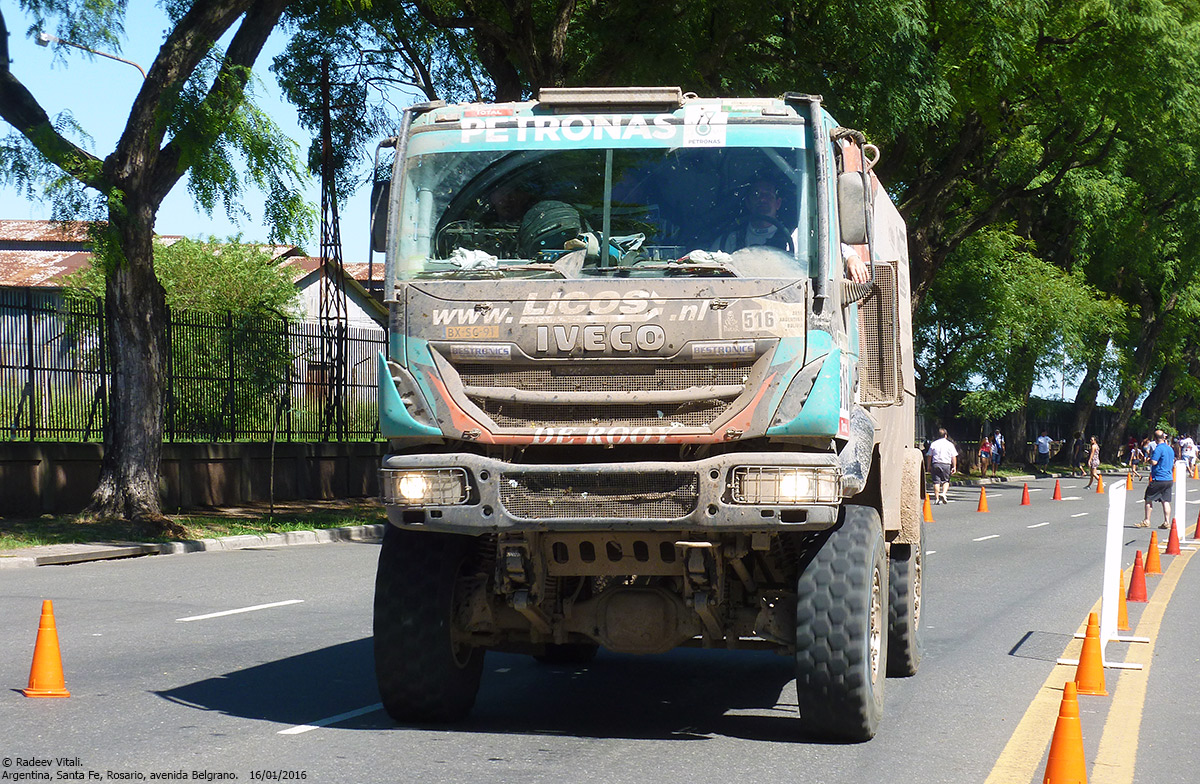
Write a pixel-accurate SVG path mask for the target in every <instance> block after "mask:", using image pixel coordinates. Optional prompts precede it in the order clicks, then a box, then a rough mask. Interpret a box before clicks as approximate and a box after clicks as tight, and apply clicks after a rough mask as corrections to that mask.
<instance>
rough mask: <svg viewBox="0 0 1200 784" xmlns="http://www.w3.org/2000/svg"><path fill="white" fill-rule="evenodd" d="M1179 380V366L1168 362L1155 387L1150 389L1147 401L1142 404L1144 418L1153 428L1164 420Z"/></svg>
mask: <svg viewBox="0 0 1200 784" xmlns="http://www.w3.org/2000/svg"><path fill="white" fill-rule="evenodd" d="M1178 380H1179V366H1178V365H1176V364H1174V363H1172V362H1168V363H1167V364H1166V365H1165V366H1164V367H1163V369H1162V371H1161V372H1160V373H1159V374H1158V380H1157V381H1155V382H1154V386H1153V387H1151V388H1150V392H1149V394H1147V395H1146V400H1145V401H1144V402H1143V403H1142V416H1143V417H1145V419H1146V422H1147V423H1149V425H1150V426H1151V427H1154V426H1156V425H1157V424H1158V420H1159V419H1161V418H1162V415H1163V410H1164V409H1165V408H1166V406H1167V400H1168V399H1169V398H1170V396H1171V393H1172V392H1174V391H1175V384H1176V382H1177V381H1178Z"/></svg>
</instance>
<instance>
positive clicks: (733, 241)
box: [712, 177, 870, 283]
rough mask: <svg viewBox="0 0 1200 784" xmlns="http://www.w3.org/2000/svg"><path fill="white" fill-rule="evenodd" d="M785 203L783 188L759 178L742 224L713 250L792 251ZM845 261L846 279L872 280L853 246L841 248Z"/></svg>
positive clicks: (748, 193) (746, 196)
mask: <svg viewBox="0 0 1200 784" xmlns="http://www.w3.org/2000/svg"><path fill="white" fill-rule="evenodd" d="M781 206H783V199H781V198H780V197H779V188H778V187H777V186H776V185H775V183H773V182H771V181H770V180H768V179H765V178H762V177H760V178H758V179H756V180H754V181H753V182H751V183H750V187H749V188H748V189H747V190H746V192H745V193H744V194H743V196H742V207H743V215H744V216H745V217H744V218H742V223H741V224H739V226H738V227H737V228H736V229H734V230H733V231H731V232H729V233H728V234H725V235H723V236H722V237H721V238H720V240H719V241H718V242H717V243H715V244H714V245H713V247H712V250H714V251H724V252H725V253H733V252H734V251H735V250H739V249H741V248H749V247H753V246H755V245H768V246H770V247H772V248H779V249H780V250H788V248H789V246H790V245H791V243H790V239H791V238H790V237H789V236H788V231H787V228H786V227H785V226H784V225H783V223H781V222H780V220H779V217H778V215H779V208H780V207H781ZM841 251H842V261H843V263H845V265H846V277H848V278H849V279H850V280H852V281H854V282H855V283H866V282H867V281H868V280H870V272H869V271H868V270H867V265H866V264H865V263H863V260H862V259H861V258H860V257H859V255H858V253H857V252H856V251H855V250H854V249H853V248H851V247H850V246H849V245H846V244H845V243H843V244H842V245H841Z"/></svg>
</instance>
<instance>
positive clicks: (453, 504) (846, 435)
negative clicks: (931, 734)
mask: <svg viewBox="0 0 1200 784" xmlns="http://www.w3.org/2000/svg"><path fill="white" fill-rule="evenodd" d="M388 155H390V156H391V158H390V161H391V163H390V165H387V161H388ZM879 156H880V152H879V150H878V149H877V148H875V147H874V146H873V145H870V144H868V143H866V141H865V139H864V137H863V134H862V133H860V132H857V131H854V130H852V129H849V128H843V127H841V126H839V125H838V124H837V123H836V122H835V121H834V120H833V118H832V117H831V116H830V115H829V114H828V113H827V112H826V110H825V109H824V108H823V107H822V101H821V98H820V96H815V95H805V94H800V93H789V94H786V95H783V96H782V97H780V98H773V99H761V98H700V97H697V96H695V95H693V94H690V93H689V94H685V93H683V92H682V91H681V90H680V89H678V88H657V87H656V88H620V89H616V88H614V89H599V88H580V89H566V88H562V89H543V90H541V91H540V93H539V94H538V95H537V98H536V100H529V101H522V102H515V103H499V104H489V103H468V104H458V105H447V104H444V103H441V102H432V103H424V104H420V105H417V106H413V107H411V108H410V109H408V110H407V111H406V112H405V114H404V116H403V121H402V124H401V131H400V133H399V135H398V136H396V137H395V138H392V139H388V140H385V141H384V142H382V143H381V144H380V148H379V150H377V153H376V159H377V161H383V162H384V163H383V164H381V165H379V166H378V169H377V170H381V171H384V172H385V173H386V174H385V176H382V177H379V178H378V179H379V180H380V181H379V182H378V183H377V187H376V188H375V190H374V197H375V200H374V201H375V203H374V205H373V208H372V216H373V226H372V234H373V239H372V242H373V247H374V248H376V249H377V250H378V251H381V252H383V253H385V265H386V273H385V274H386V282H385V292H386V300H387V304H388V307H389V311H390V316H389V318H390V324H389V329H388V347H387V352H386V356H385V355H384V354H383V353H380V355H379V358H378V363H379V379H380V393H379V394H380V397H379V403H380V406H379V413H380V425H381V430H382V433H383V434H384V435H385V436H386V437H387V438H388V439H389V448H388V454H387V455H386V456H385V457H384V459H383V464H382V468H381V475H380V483H381V495H382V498H383V500H384V503H385V505H386V508H387V516H388V521H389V525H388V526H387V528H386V534H385V535H384V538H383V543H382V548H381V552H380V556H379V565H378V572H377V577H376V583H375V600H374V653H375V670H376V676H377V680H378V686H379V691H380V694H381V696H382V701H383V705H384V707H385V708H386V709H387V711H388V713H389V714H391V716H392V717H394V718H395V719H396V720H398V721H401V722H418V723H425V722H441V721H453V720H456V719H460V718H462V717H464V716H465V715H466V714H468V712H469V711H470V710H471V708H472V706H473V704H474V701H475V697H476V693H477V691H478V688H479V683H480V676H481V673H482V670H483V660H484V655H485V653H486V652H487V651H489V650H493V651H503V652H508V653H514V652H515V653H521V654H527V655H531V656H533V657H536V658H537V659H538V660H540V661H543V662H549V663H560V664H581V663H586V662H588V661H590V660H591V659H592V657H594V656H595V654H596V652H597V650H598V649H599V648H600V647H603V648H606V649H608V650H609V651H614V652H620V653H626V654H658V653H664V652H666V651H669V650H671V649H673V648H676V647H679V646H691V647H700V648H721V649H769V650H773V651H776V652H778V653H779V654H782V655H786V656H789V657H793V658H794V661H795V673H796V693H797V704H798V714H799V717H798V727H799V730H798V731H799V732H802V733H804V734H805V735H807V736H825V737H834V738H840V739H844V740H852V741H861V740H866V739H869V738H871V737H872V736H873V735H874V733H875V731H876V728H877V726H878V723H879V721H880V719H881V716H882V712H883V696H884V682H885V676H886V675H892V676H905V675H910V674H912V673H913V672H915V670H916V668H917V665H918V663H919V662H920V660H921V655H922V635H921V554H922V531H921V523H922V515H921V509H922V506H921V503H920V502H921V499H922V492H923V486H922V482H923V472H922V468H921V456H920V453H919V452H918V451H917V450H916V449H914V447H913V439H914V432H915V431H914V398H915V394H914V380H913V367H912V338H911V322H910V306H909V284H908V257H907V246H906V232H905V227H904V224H903V221H902V220H901V218H900V215H899V213H898V212H897V210H896V209H895V207H894V206H893V204H892V202H891V201H890V199H889V197H888V195H887V192H886V191H885V190H884V189H883V187H882V186H881V185H880V183H879V181H878V180H877V179H876V177H875V175H874V173H873V168H874V166H875V164H876V163H877V161H878V160H879ZM764 183H765V185H764ZM751 187H761V188H764V189H765V192H766V193H767V196H768V197H770V195H771V193H774V194H775V196H774V198H773V200H772V199H770V198H768V201H770V203H769V204H768V205H767V206H766V207H764V208H760V209H758V210H756V211H751V210H749V209H748V208H747V204H748V201H749V200H748V199H747V198H746V192H747V189H748V188H751ZM767 235H770V236H769V238H768V239H769V240H770V242H767V241H762V240H763V237H766V236H767ZM755 237H757V240H756V239H755ZM731 239H732V243H731V242H730V240H731ZM731 245H732V246H737V247H731ZM743 245H744V247H743ZM853 256H857V257H858V259H857V261H860V262H862V263H865V266H866V268H867V278H866V280H865V281H863V280H859V281H857V282H856V281H853V280H851V279H849V278H847V273H846V270H847V267H846V263H847V259H849V258H851V257H853ZM852 260H853V259H852ZM858 277H860V278H862V277H863V276H862V275H859V276H858Z"/></svg>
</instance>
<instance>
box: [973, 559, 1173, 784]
mask: <svg viewBox="0 0 1200 784" xmlns="http://www.w3.org/2000/svg"><path fill="white" fill-rule="evenodd" d="M1193 554H1194V552H1192V551H1186V552H1184V553H1183V555H1179V556H1176V557H1175V558H1174V559H1173V560H1172V561H1171V566H1170V567H1168V569H1167V572H1166V574H1164V575H1163V577H1162V578H1161V580H1160V581H1159V584H1158V586H1157V587H1156V588H1155V589H1154V593H1153V595H1152V596H1151V597H1150V602H1149V603H1148V604H1147V605H1146V609H1145V610H1143V611H1142V617H1141V618H1140V619H1139V621H1138V626H1137V630H1136V632H1135V634H1137V636H1139V637H1149V638H1150V643H1149V644H1144V643H1134V644H1131V646H1130V655H1129V657H1128V659H1127V660H1128V661H1130V662H1137V663H1140V664H1141V665H1142V669H1141V670H1120V673H1121V674H1120V676H1119V677H1118V679H1117V688H1116V691H1115V693H1114V695H1113V701H1112V704H1111V706H1110V707H1109V711H1108V717H1107V719H1106V720H1105V723H1104V733H1103V734H1102V735H1101V737H1100V748H1099V751H1098V752H1097V754H1096V760H1095V763H1094V765H1093V768H1092V773H1091V776H1090V778H1089V781H1091V783H1092V784H1131V782H1132V781H1133V766H1134V763H1135V762H1136V760H1137V746H1138V736H1139V731H1140V728H1141V723H1142V709H1143V706H1144V705H1145V701H1146V681H1147V678H1148V677H1149V673H1150V660H1151V657H1152V656H1153V655H1154V639H1155V636H1156V635H1157V634H1158V631H1159V628H1160V627H1161V626H1162V618H1163V614H1164V613H1165V612H1166V608H1167V604H1168V602H1170V600H1171V594H1172V593H1174V591H1175V586H1176V585H1177V584H1178V583H1179V576H1180V575H1181V574H1182V573H1183V570H1184V568H1185V567H1186V566H1187V563H1188V561H1189V560H1191V557H1192V555H1193ZM1089 612H1095V613H1099V612H1100V600H1099V599H1097V600H1096V603H1095V604H1093V605H1092V608H1091V610H1090V611H1089ZM1086 627H1087V622H1086V621H1085V622H1084V623H1082V624H1080V626H1079V628H1078V629H1076V634H1079V635H1082V634H1083V632H1084V631H1085V629H1086ZM1082 647H1083V642H1082V641H1081V640H1078V639H1072V640H1071V642H1069V643H1068V644H1067V647H1066V648H1065V649H1064V650H1063V653H1062V658H1064V659H1078V658H1079V653H1080V650H1081V649H1082ZM1074 678H1075V668H1074V667H1072V666H1069V665H1062V664H1056V665H1055V666H1054V669H1053V670H1051V671H1050V675H1049V676H1047V677H1046V680H1045V682H1043V683H1042V686H1041V688H1040V689H1038V693H1037V694H1036V695H1035V696H1034V698H1033V701H1032V702H1031V703H1030V704H1029V707H1028V708H1027V709H1026V710H1025V715H1024V716H1022V717H1021V721H1020V722H1019V723H1018V724H1017V728H1016V729H1015V730H1014V731H1013V734H1012V735H1011V736H1010V737H1009V739H1008V743H1006V744H1005V745H1004V750H1003V751H1001V752H1000V756H999V757H998V758H997V759H996V764H995V766H993V767H992V772H991V773H990V774H989V775H988V777H987V779H986V780H985V782H984V784H1014V782H1030V781H1034V780H1035V778H1036V777H1037V776H1038V773H1039V771H1038V768H1039V767H1040V766H1041V764H1042V758H1043V757H1044V756H1045V754H1046V748H1047V747H1048V746H1049V745H1050V738H1051V736H1052V735H1053V733H1054V724H1055V721H1056V720H1057V718H1058V709H1059V705H1060V704H1061V703H1062V688H1063V684H1064V683H1066V682H1067V681H1070V680H1074Z"/></svg>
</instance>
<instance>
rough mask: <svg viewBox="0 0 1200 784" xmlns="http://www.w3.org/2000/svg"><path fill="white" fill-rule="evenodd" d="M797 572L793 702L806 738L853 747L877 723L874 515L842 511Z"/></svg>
mask: <svg viewBox="0 0 1200 784" xmlns="http://www.w3.org/2000/svg"><path fill="white" fill-rule="evenodd" d="M809 556H810V557H811V560H809V562H808V563H807V565H803V564H802V570H801V573H800V577H799V579H798V580H797V590H796V596H797V601H796V696H797V702H798V705H799V708H800V725H801V727H802V728H803V729H804V731H805V732H806V733H808V734H813V735H821V736H827V737H832V738H836V739H839V740H846V741H853V742H861V741H866V740H870V739H871V738H872V737H874V735H875V731H876V729H877V727H878V725H879V721H880V719H881V718H882V717H883V684H884V676H885V673H886V671H887V650H888V641H887V626H888V624H887V598H888V587H887V581H888V569H887V560H886V550H885V545H884V541H883V526H882V524H881V521H880V519H879V513H878V512H876V511H875V510H874V509H872V508H871V507H867V506H851V505H847V506H844V507H843V508H842V513H841V519H840V520H839V522H838V525H837V526H836V527H834V528H833V529H832V530H831V531H830V532H829V533H828V534H826V539H825V541H824V542H823V543H820V544H819V545H817V549H816V552H815V553H810V554H809Z"/></svg>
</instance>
